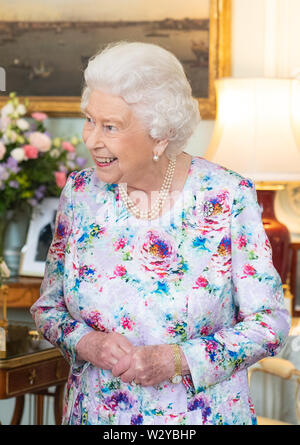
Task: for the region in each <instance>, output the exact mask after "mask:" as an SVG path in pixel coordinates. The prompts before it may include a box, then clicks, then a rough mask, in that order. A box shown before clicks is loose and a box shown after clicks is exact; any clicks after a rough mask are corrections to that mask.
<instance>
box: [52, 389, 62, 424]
mask: <svg viewBox="0 0 300 445" xmlns="http://www.w3.org/2000/svg"><path fill="white" fill-rule="evenodd" d="M64 389H65V384H62V385H57V387H56V388H55V393H54V418H55V424H56V425H61V421H62V413H63V397H64Z"/></svg>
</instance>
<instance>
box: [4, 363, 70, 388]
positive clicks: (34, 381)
mask: <svg viewBox="0 0 300 445" xmlns="http://www.w3.org/2000/svg"><path fill="white" fill-rule="evenodd" d="M68 373H69V365H68V363H67V362H66V360H65V359H64V358H63V357H61V358H59V359H53V360H47V361H44V362H43V363H36V364H33V365H28V366H23V367H21V368H18V369H12V370H9V371H7V374H6V395H7V396H13V395H15V394H17V393H18V394H20V393H22V392H24V393H25V392H31V391H34V390H35V389H40V388H43V387H45V388H47V387H49V386H52V385H56V384H57V383H61V382H63V381H65V380H67V377H68Z"/></svg>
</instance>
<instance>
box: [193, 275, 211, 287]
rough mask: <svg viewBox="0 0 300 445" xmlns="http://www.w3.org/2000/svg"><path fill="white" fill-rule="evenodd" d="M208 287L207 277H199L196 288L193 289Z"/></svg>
mask: <svg viewBox="0 0 300 445" xmlns="http://www.w3.org/2000/svg"><path fill="white" fill-rule="evenodd" d="M207 285H208V281H207V279H206V278H205V277H202V276H200V277H198V278H197V280H196V286H193V289H199V287H206V286H207Z"/></svg>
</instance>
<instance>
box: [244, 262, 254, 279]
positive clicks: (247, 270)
mask: <svg viewBox="0 0 300 445" xmlns="http://www.w3.org/2000/svg"><path fill="white" fill-rule="evenodd" d="M244 273H245V274H246V275H250V276H252V275H255V274H256V270H255V269H254V267H253V266H250V264H245V266H244Z"/></svg>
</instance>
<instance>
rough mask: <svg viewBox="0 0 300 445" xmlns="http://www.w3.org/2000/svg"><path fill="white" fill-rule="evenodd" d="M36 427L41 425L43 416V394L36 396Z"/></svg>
mask: <svg viewBox="0 0 300 445" xmlns="http://www.w3.org/2000/svg"><path fill="white" fill-rule="evenodd" d="M35 400H36V405H35V407H36V408H35V409H36V413H35V415H36V425H43V414H44V396H43V394H36V395H35Z"/></svg>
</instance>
